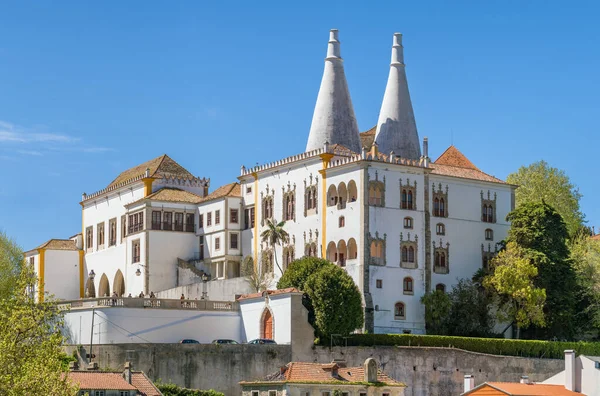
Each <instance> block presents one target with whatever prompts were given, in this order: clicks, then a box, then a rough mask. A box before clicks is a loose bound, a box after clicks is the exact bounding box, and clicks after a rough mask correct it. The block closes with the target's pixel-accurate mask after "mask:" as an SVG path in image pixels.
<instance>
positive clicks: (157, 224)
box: [152, 221, 160, 230]
mask: <svg viewBox="0 0 600 396" xmlns="http://www.w3.org/2000/svg"><path fill="white" fill-rule="evenodd" d="M152 229H153V230H160V221H158V222H154V221H153V222H152Z"/></svg>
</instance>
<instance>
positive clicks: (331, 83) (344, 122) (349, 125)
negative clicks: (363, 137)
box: [306, 29, 361, 153]
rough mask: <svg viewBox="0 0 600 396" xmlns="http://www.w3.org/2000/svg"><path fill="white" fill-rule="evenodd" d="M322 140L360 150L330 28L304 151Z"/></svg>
mask: <svg viewBox="0 0 600 396" xmlns="http://www.w3.org/2000/svg"><path fill="white" fill-rule="evenodd" d="M325 142H329V143H330V144H341V145H342V146H345V147H347V148H349V149H350V150H352V151H355V152H357V153H358V152H360V147H361V145H360V135H359V134H358V124H357V123H356V117H355V115H354V108H353V107H352V100H351V99H350V92H349V91H348V83H347V82H346V74H345V73H344V64H343V60H342V57H341V55H340V42H339V41H338V31H337V29H332V30H331V31H330V32H329V43H328V45H327V57H326V58H325V70H324V71H323V79H322V80H321V87H320V88H319V95H318V96H317V104H316V105H315V112H314V114H313V119H312V124H311V126H310V133H309V135H308V142H307V144H306V151H311V150H316V149H320V148H322V147H323V145H324V144H325Z"/></svg>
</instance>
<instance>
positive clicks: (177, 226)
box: [173, 223, 183, 231]
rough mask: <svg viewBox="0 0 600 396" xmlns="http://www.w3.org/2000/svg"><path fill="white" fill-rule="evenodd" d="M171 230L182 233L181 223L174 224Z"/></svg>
mask: <svg viewBox="0 0 600 396" xmlns="http://www.w3.org/2000/svg"><path fill="white" fill-rule="evenodd" d="M173 230H174V231H183V223H175V224H174V225H173Z"/></svg>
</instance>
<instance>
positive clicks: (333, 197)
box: [327, 184, 338, 206]
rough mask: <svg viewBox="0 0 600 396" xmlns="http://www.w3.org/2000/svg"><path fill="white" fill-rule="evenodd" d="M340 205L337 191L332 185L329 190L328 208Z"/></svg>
mask: <svg viewBox="0 0 600 396" xmlns="http://www.w3.org/2000/svg"><path fill="white" fill-rule="evenodd" d="M337 203H338V196H337V189H336V188H335V186H334V185H333V184H332V185H331V186H329V189H328V190H327V206H335V205H337Z"/></svg>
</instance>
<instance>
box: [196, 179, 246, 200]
mask: <svg viewBox="0 0 600 396" xmlns="http://www.w3.org/2000/svg"><path fill="white" fill-rule="evenodd" d="M241 196H242V189H241V187H240V183H229V184H225V185H224V186H221V187H219V188H217V189H216V190H215V191H213V192H211V193H210V194H208V195H207V196H206V197H204V198H202V199H201V200H200V202H207V201H212V200H213V199H218V198H223V197H241Z"/></svg>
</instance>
